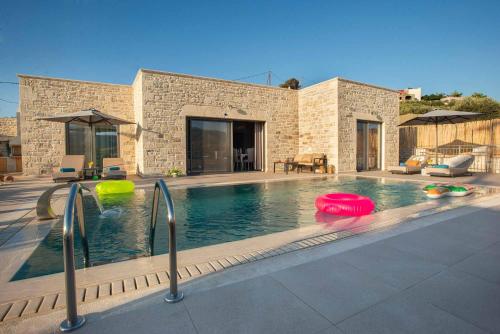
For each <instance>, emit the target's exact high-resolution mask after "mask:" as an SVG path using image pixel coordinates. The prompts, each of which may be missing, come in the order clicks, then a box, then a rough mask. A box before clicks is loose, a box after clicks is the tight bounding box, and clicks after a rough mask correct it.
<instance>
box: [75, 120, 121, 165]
mask: <svg viewBox="0 0 500 334" xmlns="http://www.w3.org/2000/svg"><path fill="white" fill-rule="evenodd" d="M66 154H70V155H84V156H85V164H87V163H88V162H89V161H93V162H94V164H95V166H96V167H102V159H103V158H116V157H118V129H117V126H114V125H100V124H96V125H93V126H92V127H90V126H88V125H80V124H72V123H70V124H67V126H66Z"/></svg>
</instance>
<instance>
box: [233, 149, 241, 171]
mask: <svg viewBox="0 0 500 334" xmlns="http://www.w3.org/2000/svg"><path fill="white" fill-rule="evenodd" d="M233 164H234V170H237V169H239V170H241V169H242V162H241V159H240V155H239V153H238V150H237V149H235V148H233Z"/></svg>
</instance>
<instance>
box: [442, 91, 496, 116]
mask: <svg viewBox="0 0 500 334" xmlns="http://www.w3.org/2000/svg"><path fill="white" fill-rule="evenodd" d="M450 106H451V109H453V110H461V111H472V112H481V113H484V114H485V117H486V118H489V117H499V116H500V103H498V102H497V101H495V100H493V99H492V98H489V97H472V96H471V97H466V98H464V99H463V100H460V101H455V102H454V103H453V104H451V105H450Z"/></svg>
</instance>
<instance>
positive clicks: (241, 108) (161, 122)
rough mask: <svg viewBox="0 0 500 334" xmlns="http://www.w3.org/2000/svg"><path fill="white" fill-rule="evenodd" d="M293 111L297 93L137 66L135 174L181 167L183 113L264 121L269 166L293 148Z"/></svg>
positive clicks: (296, 132) (295, 125)
mask: <svg viewBox="0 0 500 334" xmlns="http://www.w3.org/2000/svg"><path fill="white" fill-rule="evenodd" d="M297 110H298V98H297V91H293V90H288V89H281V88H276V87H266V86H260V85H252V84H243V83H237V82H232V81H225V80H218V79H209V78H201V77H193V76H188V75H179V74H172V73H165V72H157V71H149V70H142V121H143V124H142V125H141V130H140V131H141V133H140V136H139V141H140V140H142V146H143V148H142V149H143V166H142V168H143V169H142V170H140V172H142V173H144V174H164V173H166V172H167V171H168V169H170V168H172V167H178V168H180V169H182V170H183V171H184V172H185V171H186V125H187V118H188V117H206V118H218V119H234V120H253V121H263V122H265V141H266V143H265V152H266V154H265V155H266V166H267V170H270V169H271V168H272V162H273V161H274V160H277V159H284V158H287V157H290V156H294V155H295V154H296V153H297V152H298V137H299V129H298V112H297ZM137 111H138V109H137ZM140 118H141V117H140V115H137V114H136V119H140ZM141 137H142V138H141Z"/></svg>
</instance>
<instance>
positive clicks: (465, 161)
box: [425, 154, 474, 177]
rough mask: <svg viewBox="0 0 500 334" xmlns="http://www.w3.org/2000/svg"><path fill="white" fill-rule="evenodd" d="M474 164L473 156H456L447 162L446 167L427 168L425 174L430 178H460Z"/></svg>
mask: <svg viewBox="0 0 500 334" xmlns="http://www.w3.org/2000/svg"><path fill="white" fill-rule="evenodd" d="M473 162H474V156H473V155H470V154H463V155H457V156H456V157H453V158H451V159H450V160H448V162H447V164H446V165H439V166H435V167H427V168H426V169H425V172H426V174H428V175H431V176H451V177H455V176H461V175H465V174H467V173H468V169H469V167H470V166H471V165H472V163H473Z"/></svg>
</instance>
